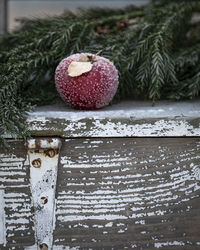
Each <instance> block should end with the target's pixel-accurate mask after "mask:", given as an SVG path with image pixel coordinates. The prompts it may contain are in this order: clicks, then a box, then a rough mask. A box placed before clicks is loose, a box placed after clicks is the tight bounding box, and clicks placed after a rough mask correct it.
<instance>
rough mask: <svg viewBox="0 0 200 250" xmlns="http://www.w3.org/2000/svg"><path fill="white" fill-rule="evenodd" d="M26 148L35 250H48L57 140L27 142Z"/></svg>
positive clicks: (57, 153) (58, 140) (52, 223)
mask: <svg viewBox="0 0 200 250" xmlns="http://www.w3.org/2000/svg"><path fill="white" fill-rule="evenodd" d="M26 146H27V148H28V155H29V161H30V185H31V193H32V200H33V206H34V218H35V231H36V242H37V249H43V250H46V249H48V250H50V249H52V242H53V230H54V223H55V190H56V179H57V169H58V157H59V151H60V147H61V140H60V139H59V138H42V139H39V138H37V139H30V140H28V141H27V142H26Z"/></svg>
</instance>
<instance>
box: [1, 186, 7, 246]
mask: <svg viewBox="0 0 200 250" xmlns="http://www.w3.org/2000/svg"><path fill="white" fill-rule="evenodd" d="M4 195H5V193H4V190H1V189H0V244H2V245H3V246H6V218H5V217H6V215H5V200H4Z"/></svg>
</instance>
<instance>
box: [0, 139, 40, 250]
mask: <svg viewBox="0 0 200 250" xmlns="http://www.w3.org/2000/svg"><path fill="white" fill-rule="evenodd" d="M9 144H10V145H11V152H10V153H3V152H0V190H2V192H0V194H1V195H2V196H4V197H0V201H2V200H3V201H4V205H5V206H4V213H5V228H1V229H0V230H5V232H4V234H5V241H4V242H2V244H1V243H0V249H1V250H2V249H6V250H8V249H16V250H22V249H23V247H24V246H30V245H33V244H34V242H35V238H34V231H33V225H34V221H33V209H32V205H31V193H30V182H29V166H28V161H27V152H26V149H25V147H24V142H23V141H22V140H16V141H10V143H9ZM2 210H3V209H2Z"/></svg>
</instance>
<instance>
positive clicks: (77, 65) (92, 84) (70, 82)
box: [55, 53, 119, 110]
mask: <svg viewBox="0 0 200 250" xmlns="http://www.w3.org/2000/svg"><path fill="white" fill-rule="evenodd" d="M55 81H56V88H57V90H58V92H59V93H60V95H61V97H62V99H63V100H64V101H65V102H66V103H67V104H70V105H71V106H72V107H74V108H76V109H88V110H89V109H99V108H102V107H104V106H106V105H108V104H109V102H110V101H111V100H112V98H113V97H114V95H115V93H116V91H117V87H118V84H119V82H118V72H117V69H116V68H115V66H114V65H113V63H112V62H110V61H109V60H108V59H106V58H104V57H101V56H98V55H93V54H90V53H80V54H74V55H71V56H69V57H67V58H65V59H63V60H62V61H61V62H60V63H59V65H58V67H57V69H56V73H55Z"/></svg>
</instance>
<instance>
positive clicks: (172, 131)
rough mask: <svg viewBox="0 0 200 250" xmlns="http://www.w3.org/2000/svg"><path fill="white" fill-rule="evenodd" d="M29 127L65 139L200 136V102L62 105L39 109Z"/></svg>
mask: <svg viewBox="0 0 200 250" xmlns="http://www.w3.org/2000/svg"><path fill="white" fill-rule="evenodd" d="M28 125H29V127H30V129H31V131H32V134H33V135H41V134H42V133H43V134H44V135H46V134H49V135H59V136H61V137H124V136H125V137H133V136H134V137H147V136H150V137H158V136H160V137H162V136H200V101H199V100H196V101H185V102H158V103H157V104H156V105H155V106H152V103H151V102H136V101H135V102H133V101H125V102H121V103H119V104H114V105H112V106H109V107H106V108H104V109H100V110H96V111H80V110H73V109H71V108H69V107H68V106H66V105H65V104H64V103H61V104H59V105H55V106H44V107H38V108H36V110H35V111H34V112H32V113H30V115H29V118H28Z"/></svg>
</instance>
